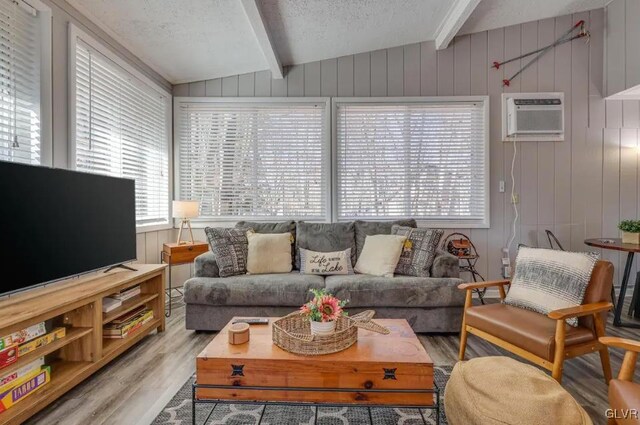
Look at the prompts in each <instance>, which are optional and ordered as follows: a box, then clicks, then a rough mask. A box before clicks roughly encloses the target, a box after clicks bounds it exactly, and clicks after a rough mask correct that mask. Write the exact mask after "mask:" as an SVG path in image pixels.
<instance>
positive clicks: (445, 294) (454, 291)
mask: <svg viewBox="0 0 640 425" xmlns="http://www.w3.org/2000/svg"><path fill="white" fill-rule="evenodd" d="M325 279H326V280H325V286H326V289H327V291H328V292H330V293H332V294H333V295H335V296H336V297H338V298H340V299H342V300H349V304H348V307H354V308H355V307H450V306H462V305H464V293H463V291H460V290H458V285H459V284H460V283H462V280H461V279H452V278H448V279H436V278H432V277H414V276H395V277H391V278H389V277H379V276H369V275H364V274H355V275H341V276H327V277H326V278H325Z"/></svg>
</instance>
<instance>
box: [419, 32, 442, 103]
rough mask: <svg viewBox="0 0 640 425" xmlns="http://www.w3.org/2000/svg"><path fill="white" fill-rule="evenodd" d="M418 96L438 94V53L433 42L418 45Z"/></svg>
mask: <svg viewBox="0 0 640 425" xmlns="http://www.w3.org/2000/svg"><path fill="white" fill-rule="evenodd" d="M420 94H421V95H422V96H436V95H437V94H438V52H437V51H436V45H435V43H434V42H433V41H425V42H423V43H420Z"/></svg>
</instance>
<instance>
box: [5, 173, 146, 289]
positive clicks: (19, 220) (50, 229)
mask: <svg viewBox="0 0 640 425" xmlns="http://www.w3.org/2000/svg"><path fill="white" fill-rule="evenodd" d="M0 235H1V236H0V261H2V265H3V267H4V268H5V272H4V273H3V275H4V277H3V278H2V279H0V295H3V294H7V293H11V292H16V291H20V290H23V289H26V288H30V287H33V286H36V285H42V284H45V283H49V282H52V281H56V280H60V279H63V278H65V277H70V276H74V275H78V274H82V273H84V272H89V271H94V270H98V269H101V268H105V267H108V266H112V265H116V264H120V263H124V262H127V261H130V260H134V259H135V258H136V218H135V183H134V181H133V180H130V179H121V178H115V177H108V176H102V175H97V174H88V173H80V172H76V171H69V170H62V169H54V168H47V167H38V166H31V165H23V164H15V163H11V162H4V161H0ZM7 269H10V271H11V273H8V272H6V270H7Z"/></svg>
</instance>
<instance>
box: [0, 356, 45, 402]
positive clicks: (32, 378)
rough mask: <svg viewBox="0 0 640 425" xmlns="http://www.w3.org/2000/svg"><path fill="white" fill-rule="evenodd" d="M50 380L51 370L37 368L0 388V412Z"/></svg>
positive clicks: (42, 367) (41, 367)
mask: <svg viewBox="0 0 640 425" xmlns="http://www.w3.org/2000/svg"><path fill="white" fill-rule="evenodd" d="M50 380H51V368H50V367H49V366H38V367H36V368H34V369H33V370H31V371H30V372H29V373H27V374H25V375H24V376H22V377H21V378H17V379H15V380H13V381H11V382H9V383H8V384H5V385H3V386H2V387H0V412H4V411H5V410H7V409H9V408H10V407H11V406H13V405H14V404H16V403H18V402H19V401H21V400H23V399H25V398H26V397H27V396H29V395H31V394H32V393H33V392H34V391H36V390H38V389H40V388H41V387H42V386H43V385H46V384H47V383H48V382H49V381H50Z"/></svg>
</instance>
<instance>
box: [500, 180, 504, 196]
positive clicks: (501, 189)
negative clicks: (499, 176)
mask: <svg viewBox="0 0 640 425" xmlns="http://www.w3.org/2000/svg"><path fill="white" fill-rule="evenodd" d="M500 193H504V180H500Z"/></svg>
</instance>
